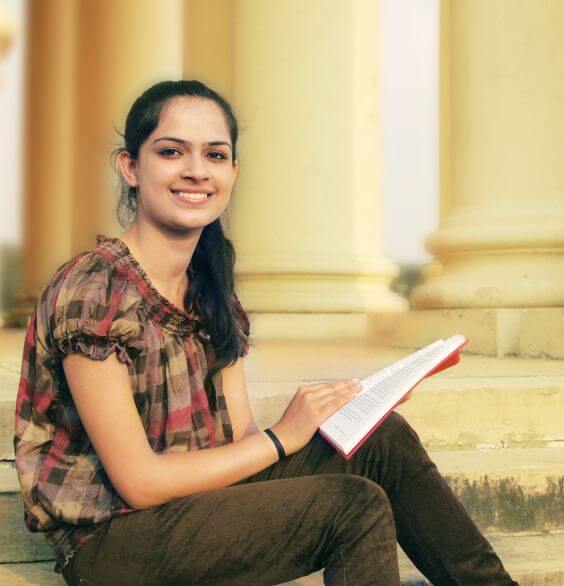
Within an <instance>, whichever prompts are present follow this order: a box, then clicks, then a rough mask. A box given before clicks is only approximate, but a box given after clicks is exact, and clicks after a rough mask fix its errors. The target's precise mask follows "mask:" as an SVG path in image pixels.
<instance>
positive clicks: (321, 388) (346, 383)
mask: <svg viewBox="0 0 564 586" xmlns="http://www.w3.org/2000/svg"><path fill="white" fill-rule="evenodd" d="M361 388H362V386H361V385H360V381H358V379H352V378H349V379H344V380H338V381H327V382H324V383H317V384H314V385H308V386H307V390H311V391H313V392H314V393H315V397H316V398H327V397H329V396H330V395H335V394H338V395H342V394H347V393H349V392H351V391H358V390H360V389H361Z"/></svg>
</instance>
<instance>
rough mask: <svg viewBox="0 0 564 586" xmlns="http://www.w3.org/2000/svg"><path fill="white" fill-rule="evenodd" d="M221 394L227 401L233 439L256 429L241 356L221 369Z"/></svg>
mask: <svg viewBox="0 0 564 586" xmlns="http://www.w3.org/2000/svg"><path fill="white" fill-rule="evenodd" d="M221 375H222V381H223V394H224V395H225V401H226V403H227V411H228V412H229V418H230V419H231V425H232V426H233V441H238V440H240V439H242V438H244V437H247V436H248V435H250V434H252V433H256V432H257V431H258V426H257V424H256V422H255V420H254V417H253V413H252V411H251V405H250V403H249V394H248V392H247V384H246V382H245V371H244V370H243V358H241V357H239V358H238V359H237V362H235V364H233V365H232V366H230V367H228V368H224V369H223V370H222V371H221Z"/></svg>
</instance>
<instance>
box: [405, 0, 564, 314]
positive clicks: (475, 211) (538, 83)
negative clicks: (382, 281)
mask: <svg viewBox="0 0 564 586" xmlns="http://www.w3.org/2000/svg"><path fill="white" fill-rule="evenodd" d="M442 18H443V22H442V23H441V27H442V41H443V43H442V45H443V46H442V59H443V64H442V71H443V73H445V72H446V76H444V77H443V80H442V86H441V88H442V95H441V100H442V108H441V109H442V112H441V121H442V124H443V128H442V132H441V139H442V145H441V165H442V173H441V179H442V182H441V189H442V192H441V198H443V199H444V200H445V203H444V204H443V205H442V206H441V208H442V210H443V216H442V217H441V223H440V228H439V230H438V232H437V233H435V234H433V235H431V236H430V237H429V238H428V240H427V243H426V246H427V250H429V252H431V253H433V254H434V255H435V256H436V258H437V260H438V261H439V262H440V263H441V264H442V267H443V271H442V272H441V271H437V273H436V274H435V275H430V274H429V275H427V277H428V278H427V281H426V282H425V283H424V284H423V285H421V286H419V287H417V288H415V289H414V290H413V292H412V296H411V301H412V304H413V306H414V307H416V308H418V309H425V308H531V307H562V305H564V255H563V249H564V195H563V194H564V165H563V164H562V152H564V110H563V109H562V100H563V98H564V76H563V75H562V71H564V3H562V2H560V1H559V0H547V1H545V2H538V1H536V0H521V1H519V2H514V1H513V0H496V2H491V1H490V0H456V1H455V2H449V1H447V0H444V1H443V7H442ZM447 49H448V50H447Z"/></svg>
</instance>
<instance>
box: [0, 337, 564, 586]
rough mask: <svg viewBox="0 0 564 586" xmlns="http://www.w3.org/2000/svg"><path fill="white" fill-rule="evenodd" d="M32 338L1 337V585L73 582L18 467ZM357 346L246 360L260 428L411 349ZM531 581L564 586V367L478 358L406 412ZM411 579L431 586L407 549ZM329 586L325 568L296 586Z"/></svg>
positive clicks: (291, 348)
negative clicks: (309, 390) (20, 388)
mask: <svg viewBox="0 0 564 586" xmlns="http://www.w3.org/2000/svg"><path fill="white" fill-rule="evenodd" d="M22 344H23V331H21V330H11V331H10V330H5V331H0V586H3V585H4V584H6V585H16V584H41V585H51V584H63V583H64V581H63V580H62V578H61V577H60V576H58V575H56V574H55V573H54V572H53V566H54V562H53V561H52V557H53V556H52V554H51V551H50V549H49V547H48V545H47V543H46V542H45V540H44V538H43V537H42V536H41V535H33V534H30V533H29V532H27V530H26V529H25V526H24V524H23V509H22V503H21V498H20V494H19V485H18V482H17V477H16V474H15V469H14V467H13V457H14V456H13V445H12V437H13V417H14V409H15V396H16V390H17V384H18V380H19V370H20V359H21V347H22ZM409 352H410V351H407V350H396V349H391V348H381V347H375V346H370V345H367V344H364V343H362V342H358V341H357V342H355V341H354V340H349V341H346V343H344V342H343V343H338V342H336V341H334V340H333V341H331V340H325V341H308V342H302V343H299V342H296V341H288V340H286V341H282V340H280V341H275V340H271V341H266V340H263V341H261V342H260V343H257V345H256V347H255V348H253V349H252V351H251V354H250V355H249V358H248V359H247V360H246V374H247V381H248V388H249V395H250V398H251V403H252V405H253V412H254V413H255V418H256V420H257V423H258V424H259V426H261V427H263V426H267V425H271V424H273V423H275V422H276V421H277V420H278V418H279V417H280V415H281V414H282V412H283V410H284V408H285V406H286V405H287V403H288V401H289V400H290V398H291V397H292V395H293V394H294V393H295V391H296V389H297V388H298V387H299V386H300V385H301V384H307V383H308V382H314V381H319V380H332V379H341V378H351V377H353V376H359V377H362V376H365V375H366V374H369V373H370V372H373V371H374V370H376V369H378V368H380V367H383V366H385V365H387V364H389V363H391V362H393V361H395V360H398V359H400V358H402V357H403V356H405V355H406V354H408V353H409ZM398 411H399V412H401V413H402V414H403V415H404V416H405V417H406V418H407V419H408V420H409V421H410V423H411V424H412V425H413V427H414V428H415V429H416V430H417V432H418V434H419V436H420V437H421V439H422V441H423V443H424V445H425V446H426V447H427V449H428V450H429V452H430V453H431V457H432V458H433V459H434V461H435V462H436V463H437V466H438V467H439V470H440V471H441V472H442V473H443V475H444V476H446V477H447V479H448V480H449V483H450V484H451V486H452V487H453V488H454V490H455V491H456V492H457V493H458V494H459V495H460V497H461V499H462V500H463V502H464V503H465V505H466V507H467V508H468V510H469V511H470V513H471V514H472V516H473V518H474V519H475V520H476V522H477V523H478V525H479V526H480V527H481V528H482V529H483V530H484V532H485V533H486V534H487V536H488V538H489V540H490V541H491V543H492V545H493V546H494V548H495V549H496V551H497V552H498V554H499V555H500V557H501V558H502V560H503V562H504V564H505V566H506V567H507V569H508V570H509V571H510V573H511V574H512V576H513V577H514V579H516V580H518V581H519V583H520V584H523V585H531V586H532V585H549V584H550V585H556V584H562V585H564V361H562V360H543V359H538V360H525V359H519V358H493V357H478V356H472V355H468V354H463V356H462V361H461V362H460V364H458V365H456V366H455V367H453V368H451V369H448V370H446V371H444V372H442V373H440V374H438V375H436V376H434V377H431V378H430V379H426V380H424V381H423V382H422V383H421V384H420V385H418V387H417V389H416V391H415V393H414V395H413V397H412V398H411V399H410V400H409V401H407V403H404V404H403V405H402V406H400V407H399V408H398ZM400 565H401V575H402V582H403V583H404V584H411V585H415V584H427V582H426V581H425V579H424V578H423V576H421V574H419V573H418V571H417V570H416V569H415V568H414V567H413V565H412V564H411V563H410V561H409V560H408V559H407V558H406V557H405V556H404V555H403V553H402V552H401V550H400ZM322 583H323V580H322V573H321V572H318V573H316V574H312V575H311V576H306V577H303V578H299V579H297V580H295V581H293V582H289V583H288V585H290V584H293V585H296V586H313V585H321V584H322Z"/></svg>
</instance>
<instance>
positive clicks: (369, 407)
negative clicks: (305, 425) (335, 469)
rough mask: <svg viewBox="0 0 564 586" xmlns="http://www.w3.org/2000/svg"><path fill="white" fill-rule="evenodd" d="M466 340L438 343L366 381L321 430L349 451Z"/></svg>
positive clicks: (373, 375)
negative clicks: (426, 375)
mask: <svg viewBox="0 0 564 586" xmlns="http://www.w3.org/2000/svg"><path fill="white" fill-rule="evenodd" d="M464 341H465V338H464V336H458V335H457V336H451V337H450V338H449V339H448V340H446V341H444V340H438V341H437V342H434V343H433V344H430V345H429V346H426V347H425V348H422V349H421V350H419V351H417V352H415V353H413V354H411V355H409V356H407V357H406V358H404V359H402V360H400V361H398V362H395V363H393V364H392V365H390V366H388V367H386V368H384V369H382V370H380V371H377V372H375V373H374V374H372V375H370V376H368V377H366V378H365V379H363V380H362V382H363V390H362V391H361V392H360V393H359V394H358V395H357V396H356V397H355V398H354V399H352V400H351V401H349V402H348V403H347V404H346V405H344V406H343V407H341V409H339V410H338V411H336V412H335V413H334V414H333V415H331V416H330V417H329V418H328V419H327V420H326V421H325V422H324V423H323V424H322V425H321V426H320V427H321V429H322V430H323V431H324V432H325V433H327V435H329V436H330V437H332V438H333V439H334V440H335V442H336V443H338V444H339V445H341V446H342V447H343V449H344V450H345V451H348V449H352V447H354V445H355V444H356V442H357V441H359V440H360V439H361V438H362V437H363V436H364V434H365V433H366V432H367V431H368V430H369V429H370V428H371V427H372V426H373V425H374V424H375V423H376V422H377V421H378V420H379V419H380V417H382V416H383V415H385V414H386V412H387V411H389V409H391V408H392V407H393V406H394V405H395V404H396V402H397V401H398V400H399V399H400V398H401V397H402V396H403V395H404V394H405V393H406V392H407V391H408V390H409V389H410V388H412V387H413V386H414V385H415V384H417V383H418V382H419V381H420V380H421V379H422V378H423V377H424V376H425V374H426V373H428V372H429V371H430V370H432V369H433V368H434V367H436V366H437V365H438V364H440V363H441V362H442V361H443V360H444V359H445V358H446V357H447V356H449V355H450V354H452V352H453V351H454V350H456V348H458V347H459V346H461V344H463V343H464ZM347 446H348V447H347Z"/></svg>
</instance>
